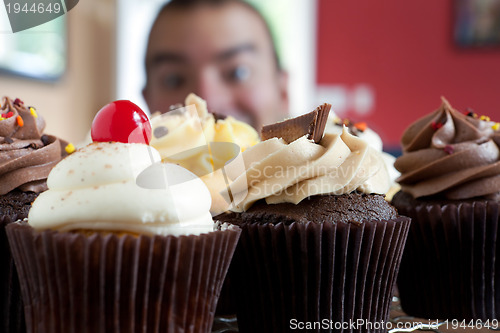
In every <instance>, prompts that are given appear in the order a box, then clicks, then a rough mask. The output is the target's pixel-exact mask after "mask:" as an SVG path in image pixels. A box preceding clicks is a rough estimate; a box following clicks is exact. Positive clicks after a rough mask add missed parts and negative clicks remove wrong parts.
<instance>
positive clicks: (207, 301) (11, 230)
mask: <svg viewBox="0 0 500 333" xmlns="http://www.w3.org/2000/svg"><path fill="white" fill-rule="evenodd" d="M7 234H8V237H9V241H10V244H11V247H12V253H13V256H14V260H15V262H16V265H17V266H18V272H19V278H20V283H21V290H22V294H23V300H24V304H25V315H26V325H27V328H28V331H29V332H50V333H57V332H61V333H63V332H64V333H66V332H103V333H104V332H106V333H107V332H181V331H182V332H209V331H210V329H211V326H212V321H213V316H214V312H215V306H216V302H217V298H218V296H219V293H220V289H221V287H222V282H223V280H224V277H225V275H226V273H227V268H228V266H229V263H230V261H231V258H232V255H233V252H234V249H235V247H236V243H237V241H238V238H239V234H240V230H239V229H238V228H230V229H228V230H224V231H215V232H211V233H207V234H202V235H199V236H194V235H191V236H179V237H176V236H144V235H141V236H137V237H135V236H132V235H116V234H102V233H92V234H89V235H86V234H82V233H68V232H61V233H59V232H55V231H42V232H36V231H34V229H32V228H31V227H30V226H29V225H27V224H26V223H13V224H11V225H9V226H8V228H7Z"/></svg>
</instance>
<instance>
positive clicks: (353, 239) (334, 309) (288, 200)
mask: <svg viewBox="0 0 500 333" xmlns="http://www.w3.org/2000/svg"><path fill="white" fill-rule="evenodd" d="M329 109H330V106H329V105H327V104H325V105H323V106H321V107H319V108H318V109H317V110H315V111H314V112H312V113H311V114H307V115H304V116H301V117H299V118H295V119H291V120H287V121H285V122H283V123H278V124H274V125H271V126H269V127H264V129H263V133H262V138H263V140H264V141H262V142H261V143H259V144H257V145H255V146H253V147H251V148H249V149H247V150H246V151H245V152H243V154H242V159H241V160H238V159H235V160H234V161H232V162H231V163H230V164H229V165H227V166H226V168H225V172H226V174H227V176H228V177H229V178H230V179H232V180H233V181H232V183H231V184H230V186H229V196H230V197H231V198H232V200H233V206H232V208H231V210H232V212H228V213H225V214H222V215H219V216H217V217H216V218H217V219H219V220H221V221H224V222H229V223H231V224H235V225H238V226H240V227H241V228H242V235H241V239H240V242H239V243H238V246H237V249H236V252H235V256H234V259H233V262H232V264H231V268H230V273H229V274H230V276H229V277H230V278H231V279H232V281H233V282H234V288H233V294H234V298H235V300H236V302H237V317H238V326H239V330H240V332H288V331H290V330H293V329H300V330H304V329H307V331H308V332H309V331H316V332H319V331H322V332H323V331H339V330H341V329H342V328H344V330H343V331H344V332H351V331H352V330H351V326H349V323H350V322H351V323H352V322H357V323H358V324H359V323H361V320H363V322H364V325H366V326H364V325H363V324H359V325H358V324H357V325H358V326H357V327H356V328H355V329H354V331H358V330H363V331H368V332H383V331H385V329H384V325H383V322H384V321H386V320H387V319H388V315H389V306H390V302H391V296H392V290H393V286H394V283H395V278H396V274H397V271H398V266H399V261H400V257H401V253H402V250H403V246H404V243H405V240H406V235H407V230H408V227H409V223H410V219H409V218H406V217H401V216H399V215H398V214H397V212H396V210H395V209H394V208H393V207H392V206H391V205H390V204H389V203H388V202H387V201H386V200H385V199H384V196H383V195H381V194H379V193H384V192H385V191H387V190H388V189H389V186H390V179H389V175H388V173H387V170H386V168H385V165H384V162H383V160H382V158H381V156H380V155H379V153H378V152H376V151H375V150H374V149H373V148H370V147H369V146H368V144H367V143H366V142H365V141H363V140H360V139H359V138H357V137H355V136H353V135H351V134H349V133H348V132H347V130H346V129H344V131H343V133H342V134H341V135H337V134H332V133H326V134H325V135H324V136H323V130H324V125H325V122H326V121H325V120H326V116H327V115H328V111H329ZM241 165H244V167H243V169H240V166H241ZM307 323H309V324H310V325H314V326H307V327H306V326H305V325H306V324H307ZM346 325H347V327H346ZM370 325H371V326H370ZM355 326H356V325H355ZM361 326H362V327H361Z"/></svg>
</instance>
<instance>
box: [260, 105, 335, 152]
mask: <svg viewBox="0 0 500 333" xmlns="http://www.w3.org/2000/svg"><path fill="white" fill-rule="evenodd" d="M331 107H332V105H331V104H328V103H325V104H323V105H320V106H318V107H317V108H316V109H315V110H314V111H312V112H309V113H307V114H305V115H302V116H299V117H296V118H292V119H287V120H284V121H282V122H279V123H276V124H271V125H267V126H264V127H263V128H262V131H261V138H262V140H267V139H271V138H275V137H276V138H282V139H283V140H285V141H286V142H288V143H290V142H293V141H295V140H297V139H298V138H300V137H302V136H304V135H307V138H308V139H310V140H313V141H314V142H315V143H318V142H320V141H321V139H322V137H323V133H324V131H325V126H326V121H327V119H328V113H329V112H330V108H331Z"/></svg>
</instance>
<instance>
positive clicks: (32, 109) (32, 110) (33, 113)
mask: <svg viewBox="0 0 500 333" xmlns="http://www.w3.org/2000/svg"><path fill="white" fill-rule="evenodd" d="M29 109H30V113H31V115H32V116H33V117H34V118H38V113H36V110H35V108H34V107H32V106H30V108H29Z"/></svg>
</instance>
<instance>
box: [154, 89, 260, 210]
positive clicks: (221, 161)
mask: <svg viewBox="0 0 500 333" xmlns="http://www.w3.org/2000/svg"><path fill="white" fill-rule="evenodd" d="M185 105H186V106H185V107H182V108H179V109H176V110H172V111H171V112H167V113H164V114H155V115H153V117H152V118H151V126H152V129H153V137H152V140H151V146H153V147H155V148H156V149H157V150H158V151H159V152H160V155H161V157H162V159H163V161H164V162H169V163H175V164H178V165H180V166H182V167H184V168H186V169H188V170H189V171H191V172H193V173H194V174H196V175H197V176H199V177H201V179H202V180H203V181H204V182H205V184H206V185H207V186H208V188H209V190H210V192H211V194H212V207H211V209H210V210H211V212H212V214H213V215H217V214H220V213H222V212H224V211H226V210H227V207H228V204H227V201H226V200H225V199H224V198H223V197H222V196H221V195H220V194H219V193H220V192H221V191H222V190H223V189H224V188H226V182H225V180H224V177H223V174H222V172H221V171H220V169H221V168H222V167H223V166H224V165H225V163H226V162H227V161H229V160H231V159H233V158H234V157H235V156H237V155H238V154H239V153H240V152H241V151H242V150H245V149H247V148H249V147H251V146H253V145H255V144H256V143H257V142H259V135H258V133H257V131H256V130H255V129H254V128H253V127H251V126H250V125H248V124H246V123H244V122H242V121H239V120H236V119H235V118H233V117H231V116H227V117H226V118H224V119H216V118H215V117H214V115H213V114H212V113H209V112H208V110H207V104H206V102H205V101H204V100H203V99H201V98H200V97H198V96H196V95H195V94H189V95H188V96H187V98H186V101H185Z"/></svg>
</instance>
